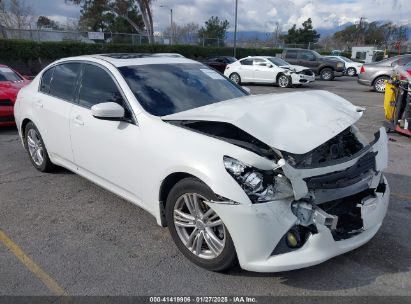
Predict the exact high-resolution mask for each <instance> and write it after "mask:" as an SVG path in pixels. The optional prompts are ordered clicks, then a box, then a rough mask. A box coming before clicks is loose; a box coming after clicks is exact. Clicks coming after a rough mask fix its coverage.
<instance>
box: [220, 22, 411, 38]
mask: <svg viewBox="0 0 411 304" xmlns="http://www.w3.org/2000/svg"><path fill="white" fill-rule="evenodd" d="M350 25H353V23H351V22H347V23H344V24H342V25H339V26H335V27H332V28H321V27H320V28H316V29H315V30H316V31H317V33H319V34H320V35H321V37H327V36H330V35H333V34H334V33H336V32H338V31H341V30H343V29H345V28H346V27H348V26H350ZM272 34H273V33H272V32H271V33H270V32H260V31H239V32H237V39H238V40H239V41H241V39H245V40H249V39H258V40H261V41H265V40H267V39H269V38H270V37H271V36H272ZM283 34H286V32H284V33H283ZM233 39H234V32H227V40H233ZM408 39H411V25H408Z"/></svg>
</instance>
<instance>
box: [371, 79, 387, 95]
mask: <svg viewBox="0 0 411 304" xmlns="http://www.w3.org/2000/svg"><path fill="white" fill-rule="evenodd" d="M374 88H375V90H376V91H377V92H380V93H383V92H385V78H378V79H377V80H376V81H375V84H374Z"/></svg>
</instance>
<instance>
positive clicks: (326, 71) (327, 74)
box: [321, 70, 332, 80]
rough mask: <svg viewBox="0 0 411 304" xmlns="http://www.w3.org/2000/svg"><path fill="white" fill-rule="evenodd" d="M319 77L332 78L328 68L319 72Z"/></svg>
mask: <svg viewBox="0 0 411 304" xmlns="http://www.w3.org/2000/svg"><path fill="white" fill-rule="evenodd" d="M321 78H322V79H324V80H330V79H331V78H332V73H331V72H330V71H329V70H325V71H323V72H321Z"/></svg>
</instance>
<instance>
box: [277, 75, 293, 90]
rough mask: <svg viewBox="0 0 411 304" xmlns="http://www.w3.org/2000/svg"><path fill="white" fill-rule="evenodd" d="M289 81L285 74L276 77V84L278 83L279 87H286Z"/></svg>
mask: <svg viewBox="0 0 411 304" xmlns="http://www.w3.org/2000/svg"><path fill="white" fill-rule="evenodd" d="M289 82H290V80H289V78H288V77H287V76H285V75H281V76H280V77H279V78H278V85H279V86H280V87H282V88H286V87H288V85H289Z"/></svg>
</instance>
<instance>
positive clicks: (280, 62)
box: [267, 57, 290, 66]
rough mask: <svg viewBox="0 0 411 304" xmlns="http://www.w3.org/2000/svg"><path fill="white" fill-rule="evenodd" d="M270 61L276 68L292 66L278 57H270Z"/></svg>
mask: <svg viewBox="0 0 411 304" xmlns="http://www.w3.org/2000/svg"><path fill="white" fill-rule="evenodd" d="M267 59H268V60H270V61H271V62H272V63H274V64H275V65H276V66H282V65H290V64H289V63H288V62H287V61H285V60H283V59H281V58H277V57H268V58H267Z"/></svg>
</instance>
